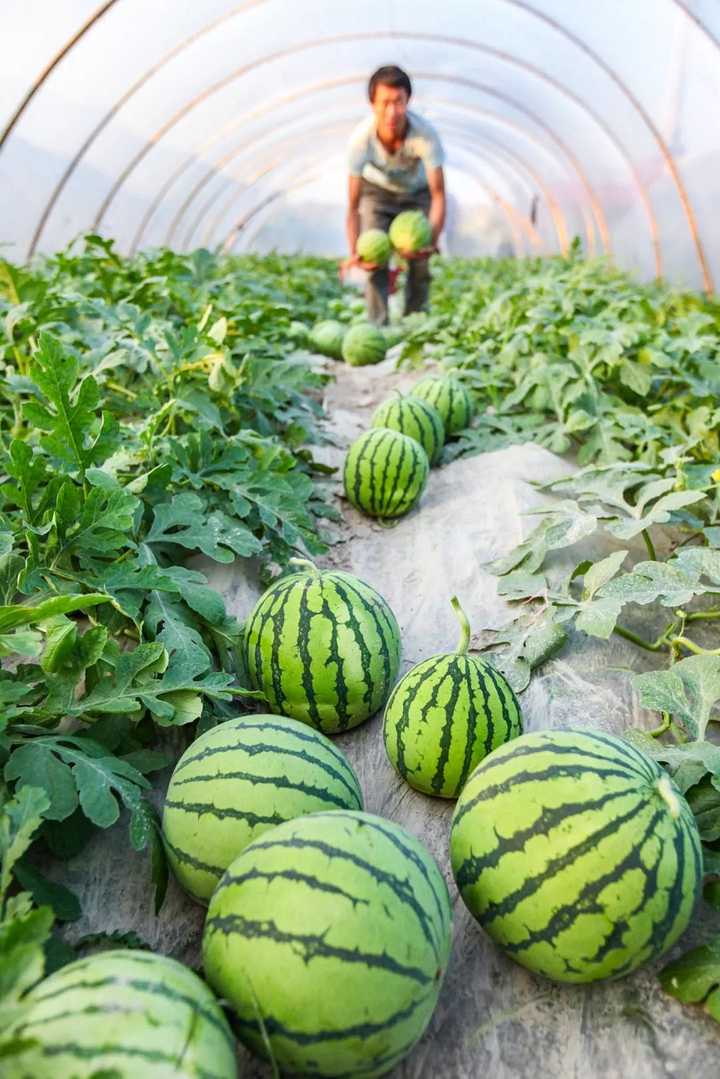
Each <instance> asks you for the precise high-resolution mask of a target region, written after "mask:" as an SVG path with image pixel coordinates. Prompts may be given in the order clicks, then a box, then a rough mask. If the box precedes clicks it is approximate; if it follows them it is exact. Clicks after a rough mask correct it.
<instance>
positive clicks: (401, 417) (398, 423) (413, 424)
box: [371, 396, 445, 465]
mask: <svg viewBox="0 0 720 1079" xmlns="http://www.w3.org/2000/svg"><path fill="white" fill-rule="evenodd" d="M371 424H372V426H373V427H389V428H390V429H391V430H392V431H399V432H400V433H401V434H403V435H408V436H409V437H410V438H414V439H415V441H416V442H419V443H420V445H421V446H422V448H423V449H424V450H425V453H426V454H427V455H428V460H429V462H430V464H431V465H434V464H436V463H437V460H438V458H439V456H440V454H441V453H442V448H443V446H444V444H445V427H444V426H443V421H442V417H441V416H440V413H439V412H438V410H437V409H436V408H433V406H432V405H430V404H428V402H427V401H422V400H421V399H420V398H419V397H401V396H396V397H390V398H388V400H387V401H383V403H382V404H381V405H379V407H378V408H376V409H375V412H374V413H373V417H372V420H371Z"/></svg>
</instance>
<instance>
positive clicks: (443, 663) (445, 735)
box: [383, 596, 522, 798]
mask: <svg viewBox="0 0 720 1079" xmlns="http://www.w3.org/2000/svg"><path fill="white" fill-rule="evenodd" d="M451 603H452V605H453V608H454V609H455V612H456V613H457V615H458V618H459V620H460V624H461V635H460V644H459V646H458V649H457V652H454V653H453V652H451V653H445V654H443V655H439V656H432V657H431V658H430V659H426V660H423V662H422V663H418V664H417V665H416V666H415V667H412V668H411V669H410V670H409V671H408V672H407V674H406V675H405V676H404V678H402V679H401V680H400V681H399V682H398V684H397V685H396V686H395V689H394V690H393V692H392V694H391V695H390V699H389V700H388V703H387V706H386V708H385V721H384V726H383V735H384V738H385V749H386V751H387V755H388V757H389V759H390V763H391V764H392V765H393V767H394V768H395V770H396V771H397V772H398V774H399V775H400V776H402V778H403V779H405V780H406V781H407V782H408V783H409V784H410V786H411V787H414V788H415V790H419V791H422V792H423V794H434V795H437V796H439V797H441V798H457V796H458V794H459V793H460V791H461V790H462V788H463V787H464V785H465V781H466V780H467V777H468V776H469V775H470V773H471V772H472V770H473V768H475V766H476V765H477V764H478V763H479V761H481V760H482V758H483V757H485V756H486V755H487V754H488V753H490V751H491V750H493V749H494V748H495V747H496V746H499V745H502V744H503V743H504V742H507V741H508V740H509V739H511V738H515V737H516V736H517V735H518V734H520V733H521V731H522V715H521V712H520V705H519V704H518V702H517V698H516V696H515V694H514V693H513V691H512V689H511V688H510V686H509V684H508V683H507V682H506V680H505V679H504V678H503V676H502V675H501V674H500V672H499V671H497V670H495V668H494V667H492V666H491V665H490V664H489V663H483V661H482V660H480V659H477V658H476V657H475V656H469V655H468V654H467V650H468V644H469V642H470V625H469V623H468V620H467V618H466V617H465V614H464V612H463V610H462V608H461V607H460V604H459V603H458V600H457V598H456V597H455V596H453V598H452V600H451Z"/></svg>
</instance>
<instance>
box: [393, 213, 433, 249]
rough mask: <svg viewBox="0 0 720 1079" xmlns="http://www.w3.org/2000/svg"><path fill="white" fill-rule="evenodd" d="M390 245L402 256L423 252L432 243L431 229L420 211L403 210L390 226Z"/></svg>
mask: <svg viewBox="0 0 720 1079" xmlns="http://www.w3.org/2000/svg"><path fill="white" fill-rule="evenodd" d="M389 236H390V243H391V244H392V245H393V247H394V248H395V250H396V251H397V252H399V253H400V254H401V255H402V254H414V253H415V252H416V251H423V250H424V249H425V248H426V247H429V246H430V244H431V243H432V228H431V227H430V222H429V221H428V219H427V217H426V216H425V214H424V213H423V212H422V210H403V211H402V213H399V214H398V215H397V217H396V218H394V220H393V222H392V224H391V225H390V231H389Z"/></svg>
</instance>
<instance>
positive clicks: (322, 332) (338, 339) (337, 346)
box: [308, 318, 345, 360]
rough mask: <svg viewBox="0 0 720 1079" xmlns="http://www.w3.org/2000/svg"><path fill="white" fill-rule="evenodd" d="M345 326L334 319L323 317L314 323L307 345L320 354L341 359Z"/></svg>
mask: <svg viewBox="0 0 720 1079" xmlns="http://www.w3.org/2000/svg"><path fill="white" fill-rule="evenodd" d="M344 336H345V326H344V325H343V324H342V322H336V320H335V319H331V318H329V319H324V320H323V321H322V322H318V323H316V325H315V326H313V328H312V330H311V331H310V335H309V338H308V345H309V347H310V348H311V349H314V350H315V352H319V353H320V354H321V356H330V358H331V359H333V360H341V359H342V343H343V337H344Z"/></svg>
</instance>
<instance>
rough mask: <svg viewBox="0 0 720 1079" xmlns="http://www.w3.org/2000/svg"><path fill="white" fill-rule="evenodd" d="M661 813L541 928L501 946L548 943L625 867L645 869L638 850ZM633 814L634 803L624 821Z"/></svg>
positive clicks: (524, 948)
mask: <svg viewBox="0 0 720 1079" xmlns="http://www.w3.org/2000/svg"><path fill="white" fill-rule="evenodd" d="M664 812H665V811H664V810H663V809H658V810H657V811H656V812H655V813H654V814H653V815H652V817H651V819H650V823H649V824H648V826H647V828H646V829H645V831H644V833H643V835H642V839H641V841H640V842H639V843H638V844H637V846H635V845H634V844H633V846H632V848H631V850H630V851H629V853H628V854H627V855H626V856H625V858H623V859H622V861H620V862H615V863H613V864H612V865H610V866H609V867H608V870H607V872H605V873H603V874H602V875H601V876H599V877H596V878H595V879H594V880H591V881H588V882H587V883H586V884H585V886H584V888H583V889H582V890H581V891H580V892H579V893H578V894H577V895H574V896H573V897H572V900H571V901H570V902H568V903H564V904H563V905H562V906H559V907H556V908H555V909H554V910H553V911H552V914H551V917H550V918H549V920H548V921H547V922H546V924H545V925H544V926H542V928H540V929H535V930H528V933H527V936H526V937H525V938H524V939H523V940H521V941H506V942H504V944H503V947H504V948H505V949H506V950H507V951H509V952H511V953H513V954H518V953H520V952H524V951H527V949H528V948H530V947H532V945H533V944H537V943H538V942H540V941H547V942H551V941H552V940H553V939H554V938H555V937H556V936H557V934H558V933H559V932H560V931H561V930H562V929H564V928H565V927H566V925H567V924H568V922H569V921H570V919H572V918H573V917H575V916H576V915H577V913H578V911H579V910H580V911H582V910H592V909H593V907H592V902H593V900H595V899H596V897H597V894H598V892H601V891H602V890H603V889H604V888H605V887H606V886H607V885H608V884H612V883H613V881H617V880H619V879H620V878H621V877H622V875H623V873H624V872H625V870H626V869H631V868H641V869H642V870H643V872H645V871H646V869H645V867H644V866H643V864H642V862H641V861H640V856H639V851H640V849H641V848H642V845H643V843H644V842H645V840H646V839H648V838H649V837H650V836H651V835H652V833H653V831H654V829H655V828H656V827H657V825H658V823H659V821H660V820H661V819H662V817H663V815H664ZM633 814H634V815H635V816H637V805H636V806H635V807H634V808H633V810H632V811H631V812H630V813H628V814H627V815H626V816H625V818H624V821H627V820H631V819H632V816H633ZM611 825H613V826H615V827H616V822H615V821H612V822H611ZM492 920H493V918H490V919H489V921H492ZM483 922H484V924H489V922H485V921H484V919H483Z"/></svg>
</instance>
